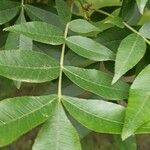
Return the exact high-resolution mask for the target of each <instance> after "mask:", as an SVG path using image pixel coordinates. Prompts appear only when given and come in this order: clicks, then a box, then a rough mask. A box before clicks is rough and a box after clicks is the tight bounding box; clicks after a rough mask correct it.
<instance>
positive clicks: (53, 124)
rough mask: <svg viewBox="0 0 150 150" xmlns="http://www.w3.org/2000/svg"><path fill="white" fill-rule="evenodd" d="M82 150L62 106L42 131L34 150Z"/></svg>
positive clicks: (57, 108)
mask: <svg viewBox="0 0 150 150" xmlns="http://www.w3.org/2000/svg"><path fill="white" fill-rule="evenodd" d="M48 149H51V150H81V146H80V140H79V136H78V134H77V132H76V130H75V128H74V127H73V126H72V124H71V123H70V121H69V120H68V118H67V116H66V114H65V112H64V110H63V107H62V106H61V104H57V106H56V107H55V109H54V112H53V115H52V116H51V118H50V119H49V121H48V122H46V123H45V124H44V126H43V127H42V129H41V130H40V132H39V134H38V137H37V139H36V140H35V143H34V145H33V150H48Z"/></svg>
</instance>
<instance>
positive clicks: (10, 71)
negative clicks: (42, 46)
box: [0, 50, 59, 83]
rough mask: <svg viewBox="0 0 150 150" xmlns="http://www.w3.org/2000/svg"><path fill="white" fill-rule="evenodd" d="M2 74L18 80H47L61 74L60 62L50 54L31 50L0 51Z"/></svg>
mask: <svg viewBox="0 0 150 150" xmlns="http://www.w3.org/2000/svg"><path fill="white" fill-rule="evenodd" d="M0 75H2V76H4V77H7V78H9V79H12V80H16V81H23V82H34V83H40V82H46V81H51V80H53V79H56V78H57V77H58V75H59V64H58V63H57V62H56V61H55V60H54V59H53V58H51V57H50V56H48V55H46V54H43V53H39V52H34V51H30V50H6V51H5V50H3V51H0Z"/></svg>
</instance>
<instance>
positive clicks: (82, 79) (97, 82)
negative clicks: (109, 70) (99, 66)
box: [63, 66, 129, 100]
mask: <svg viewBox="0 0 150 150" xmlns="http://www.w3.org/2000/svg"><path fill="white" fill-rule="evenodd" d="M63 71H64V73H65V74H66V76H67V77H68V78H69V79H70V80H71V81H73V82H74V83H75V84H76V85H78V86H79V87H81V88H83V89H85V90H87V91H90V92H92V93H95V94H97V95H99V96H101V97H103V98H106V99H109V100H121V99H127V98H128V90H129V85H128V84H127V83H125V82H123V81H121V80H120V81H118V82H117V83H116V84H114V85H111V80H112V77H111V76H110V75H108V74H106V73H104V72H102V71H98V70H95V69H83V68H78V67H71V66H65V67H64V70H63Z"/></svg>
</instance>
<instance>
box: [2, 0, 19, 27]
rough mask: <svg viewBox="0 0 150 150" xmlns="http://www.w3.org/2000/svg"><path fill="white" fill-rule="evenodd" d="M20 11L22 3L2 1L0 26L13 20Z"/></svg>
mask: <svg viewBox="0 0 150 150" xmlns="http://www.w3.org/2000/svg"><path fill="white" fill-rule="evenodd" d="M19 9H20V3H16V2H12V1H7V2H6V1H5V0H1V1H0V25H2V24H4V23H7V22H8V21H10V20H11V19H13V18H14V17H15V16H16V15H17V13H18V11H19Z"/></svg>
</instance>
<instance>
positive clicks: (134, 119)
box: [122, 65, 150, 139]
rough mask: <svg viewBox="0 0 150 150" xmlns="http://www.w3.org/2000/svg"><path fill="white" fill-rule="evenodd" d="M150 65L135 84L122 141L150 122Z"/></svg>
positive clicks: (131, 92)
mask: <svg viewBox="0 0 150 150" xmlns="http://www.w3.org/2000/svg"><path fill="white" fill-rule="evenodd" d="M149 75H150V65H148V66H147V67H146V68H145V69H144V70H143V71H142V72H141V73H140V74H139V75H138V76H137V78H136V79H135V81H134V82H133V84H132V86H131V89H130V94H129V102H128V106H127V110H126V116H125V123H124V127H123V131H122V139H126V138H128V137H129V136H131V135H133V134H134V133H135V131H136V130H137V129H138V128H139V127H140V126H142V125H143V124H145V123H147V122H150V119H149V116H150V109H149V108H150V76H149Z"/></svg>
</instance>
